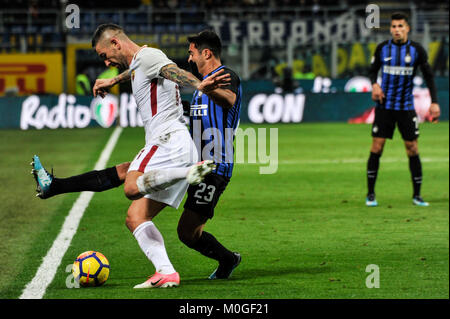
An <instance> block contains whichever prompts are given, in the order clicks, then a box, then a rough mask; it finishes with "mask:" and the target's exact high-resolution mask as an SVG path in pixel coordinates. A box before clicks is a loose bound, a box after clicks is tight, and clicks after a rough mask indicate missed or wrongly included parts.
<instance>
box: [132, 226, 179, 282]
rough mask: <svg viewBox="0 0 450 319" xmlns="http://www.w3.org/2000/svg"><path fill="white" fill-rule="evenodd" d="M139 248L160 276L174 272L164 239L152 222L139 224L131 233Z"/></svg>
mask: <svg viewBox="0 0 450 319" xmlns="http://www.w3.org/2000/svg"><path fill="white" fill-rule="evenodd" d="M133 235H134V237H135V238H136V240H137V242H138V244H139V247H141V249H142V251H143V252H144V254H145V255H146V256H147V258H148V259H149V260H150V261H151V262H152V263H153V265H154V266H155V269H156V271H157V272H159V273H160V274H164V275H169V274H172V273H174V272H175V269H174V268H173V266H172V263H171V262H170V260H169V256H167V252H166V247H165V246H164V239H163V237H162V235H161V233H160V232H159V230H158V228H156V226H155V224H153V222H152V221H148V222H144V223H142V224H140V225H139V226H138V227H137V228H136V229H135V230H134V232H133Z"/></svg>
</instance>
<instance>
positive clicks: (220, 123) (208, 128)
mask: <svg viewBox="0 0 450 319" xmlns="http://www.w3.org/2000/svg"><path fill="white" fill-rule="evenodd" d="M222 69H224V71H223V74H228V73H229V74H230V78H231V81H230V83H229V84H228V85H227V86H225V87H222V88H223V89H228V90H231V91H232V92H234V93H235V94H236V101H235V103H234V105H233V107H232V108H229V109H227V108H224V107H221V106H220V105H218V104H216V103H214V101H213V100H212V99H210V98H209V97H208V96H207V95H206V94H202V92H199V91H195V92H194V96H193V98H192V101H191V108H190V117H189V119H190V123H189V124H190V125H189V130H190V133H191V136H192V139H193V140H194V143H195V144H196V146H197V150H198V151H199V153H200V156H201V159H202V160H207V159H212V160H214V162H215V163H216V165H217V166H216V169H215V170H214V171H213V172H214V173H216V174H219V175H222V176H225V177H231V175H232V172H233V167H234V145H233V142H234V133H235V130H236V129H237V127H238V125H239V117H240V111H241V99H242V87H241V80H240V79H239V77H238V76H237V74H236V73H235V72H233V71H232V70H231V69H229V68H227V67H226V66H224V65H221V66H220V67H218V68H217V69H215V70H214V71H212V72H211V73H209V74H207V75H205V76H204V77H203V79H205V78H207V77H208V76H210V75H212V74H214V73H216V72H218V71H219V70H222Z"/></svg>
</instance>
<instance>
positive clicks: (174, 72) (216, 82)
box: [159, 64, 230, 95]
mask: <svg viewBox="0 0 450 319" xmlns="http://www.w3.org/2000/svg"><path fill="white" fill-rule="evenodd" d="M222 72H223V70H220V71H219V72H216V73H214V74H213V75H211V76H209V77H207V78H206V79H204V80H203V81H200V80H199V79H197V78H196V77H195V76H194V75H193V74H192V73H190V72H188V71H185V70H183V69H180V68H179V67H178V66H176V65H175V64H168V65H165V66H163V67H162V68H161V70H160V72H159V74H160V75H161V76H162V77H163V78H166V79H168V80H171V81H173V82H175V83H177V84H178V85H180V86H188V87H192V88H195V89H197V90H199V91H201V92H203V93H205V94H208V95H209V93H210V92H212V91H214V90H216V89H218V88H221V87H222V86H225V85H228V84H229V82H230V75H229V74H225V75H220V74H221V73H222Z"/></svg>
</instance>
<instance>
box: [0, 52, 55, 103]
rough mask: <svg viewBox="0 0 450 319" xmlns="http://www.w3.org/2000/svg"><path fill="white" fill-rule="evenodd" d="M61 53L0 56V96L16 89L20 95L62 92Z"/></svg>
mask: <svg viewBox="0 0 450 319" xmlns="http://www.w3.org/2000/svg"><path fill="white" fill-rule="evenodd" d="M62 63H63V62H62V54H61V53H36V54H0V96H3V95H5V91H7V90H10V89H17V91H18V93H19V94H20V95H27V94H46V93H47V94H60V93H61V92H62V91H63V64H62Z"/></svg>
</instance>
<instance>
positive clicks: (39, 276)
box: [19, 127, 122, 299]
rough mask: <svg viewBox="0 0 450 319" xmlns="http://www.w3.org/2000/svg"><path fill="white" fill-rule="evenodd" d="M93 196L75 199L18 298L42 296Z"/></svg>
mask: <svg viewBox="0 0 450 319" xmlns="http://www.w3.org/2000/svg"><path fill="white" fill-rule="evenodd" d="M121 132H122V128H121V127H117V128H116V129H115V130H114V132H113V133H112V134H111V137H110V138H109V140H108V143H107V144H106V145H105V148H104V149H103V151H102V153H101V155H100V158H99V159H98V161H97V163H96V164H95V167H94V170H101V169H104V168H105V167H106V164H107V162H108V159H109V157H110V156H111V153H112V151H113V150H114V147H115V146H116V143H117V141H118V139H119V136H120V133H121ZM93 196H94V193H93V192H82V193H81V194H80V196H79V197H78V199H77V200H76V201H75V203H74V204H73V206H72V209H71V210H70V211H69V214H68V215H67V217H66V219H65V221H64V224H63V226H62V228H61V231H60V232H59V234H58V236H57V237H56V239H55V241H54V242H53V245H52V247H51V248H50V250H49V251H48V252H47V255H46V256H45V257H44V259H43V261H42V264H41V265H40V266H39V269H38V270H37V272H36V275H34V278H33V279H32V280H31V281H30V282H29V283H28V284H27V285H26V287H25V289H24V290H23V292H22V295H21V296H20V297H19V298H20V299H41V298H42V297H43V296H44V294H45V291H46V289H47V287H48V285H49V284H50V283H51V282H52V280H53V278H54V277H55V274H56V271H57V269H58V267H59V265H60V263H61V260H62V258H63V257H64V254H65V253H66V251H67V248H69V245H70V243H71V241H72V238H73V236H74V235H75V233H76V232H77V229H78V224H79V223H80V220H81V218H82V217H83V214H84V211H85V210H86V208H87V207H88V205H89V202H90V201H91V199H92V197H93Z"/></svg>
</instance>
